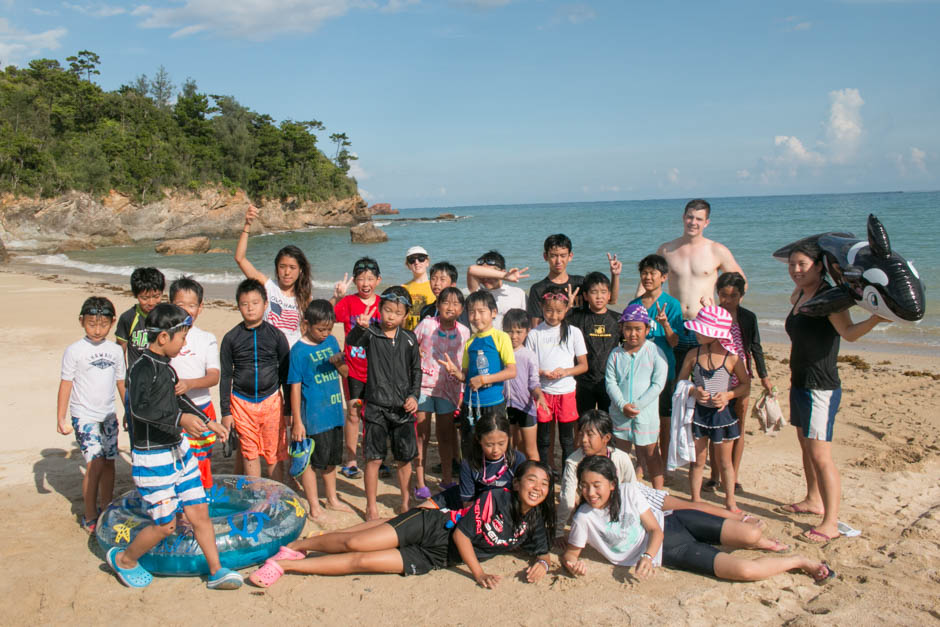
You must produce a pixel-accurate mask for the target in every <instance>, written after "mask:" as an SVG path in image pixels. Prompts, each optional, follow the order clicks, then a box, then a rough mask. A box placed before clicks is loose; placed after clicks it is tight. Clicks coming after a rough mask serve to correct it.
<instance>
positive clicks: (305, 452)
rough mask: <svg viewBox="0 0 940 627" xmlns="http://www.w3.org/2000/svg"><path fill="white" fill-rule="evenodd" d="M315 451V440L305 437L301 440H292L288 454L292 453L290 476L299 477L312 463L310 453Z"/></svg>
mask: <svg viewBox="0 0 940 627" xmlns="http://www.w3.org/2000/svg"><path fill="white" fill-rule="evenodd" d="M311 453H313V440H311V439H310V438H304V439H303V440H301V441H300V442H296V441H295V442H291V443H290V449H289V451H288V454H289V455H290V476H291V477H294V478H295V479H299V478H300V475H302V474H304V471H305V470H307V466H309V465H310V454H311Z"/></svg>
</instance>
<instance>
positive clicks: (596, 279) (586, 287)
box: [581, 272, 610, 295]
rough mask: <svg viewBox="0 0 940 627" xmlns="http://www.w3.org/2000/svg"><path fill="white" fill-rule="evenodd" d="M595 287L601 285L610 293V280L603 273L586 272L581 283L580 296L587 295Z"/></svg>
mask: <svg viewBox="0 0 940 627" xmlns="http://www.w3.org/2000/svg"><path fill="white" fill-rule="evenodd" d="M596 285H603V286H604V287H606V288H607V291H608V292H609V291H610V278H609V277H608V276H607V275H606V274H604V273H603V272H588V273H587V275H585V277H584V280H583V281H582V282H581V294H582V295H584V294H587V293H588V292H589V291H591V288H592V287H594V286H596Z"/></svg>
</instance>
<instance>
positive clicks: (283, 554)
mask: <svg viewBox="0 0 940 627" xmlns="http://www.w3.org/2000/svg"><path fill="white" fill-rule="evenodd" d="M306 558H307V554H306V553H301V552H300V551H295V550H294V549H291V548H288V547H287V546H286V545H285V546H282V547H281V548H280V550H279V551H278V552H277V553H275V554H274V557H272V558H271V559H273V560H275V561H277V560H302V559H306Z"/></svg>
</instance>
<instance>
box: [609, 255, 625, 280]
mask: <svg viewBox="0 0 940 627" xmlns="http://www.w3.org/2000/svg"><path fill="white" fill-rule="evenodd" d="M607 263H609V264H610V273H611V274H612V275H613V276H619V275H620V272H621V270H623V262H622V261H620V260H619V259H617V255H611V254H610V253H607Z"/></svg>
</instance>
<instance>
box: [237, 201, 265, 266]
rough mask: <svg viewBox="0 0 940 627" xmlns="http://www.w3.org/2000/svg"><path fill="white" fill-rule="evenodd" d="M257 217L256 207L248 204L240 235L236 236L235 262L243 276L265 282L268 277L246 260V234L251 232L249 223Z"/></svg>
mask: <svg viewBox="0 0 940 627" xmlns="http://www.w3.org/2000/svg"><path fill="white" fill-rule="evenodd" d="M257 217H258V208H257V207H255V206H254V205H249V207H248V212H247V213H246V214H245V227H244V228H243V229H242V232H241V235H239V236H238V244H237V245H236V246H235V263H237V264H238V267H239V268H240V269H241V271H242V273H243V274H244V275H245V277H247V278H249V279H255V280H257V281H260V282H261V283H265V282H267V280H268V277H267V276H265V275H264V273H263V272H261V271H260V270H258V269H257V268H256V267H255V266H254V264H253V263H251V262H250V261H248V256H247V255H248V234H249V233H250V232H251V223H252V222H254V219H255V218H257Z"/></svg>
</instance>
